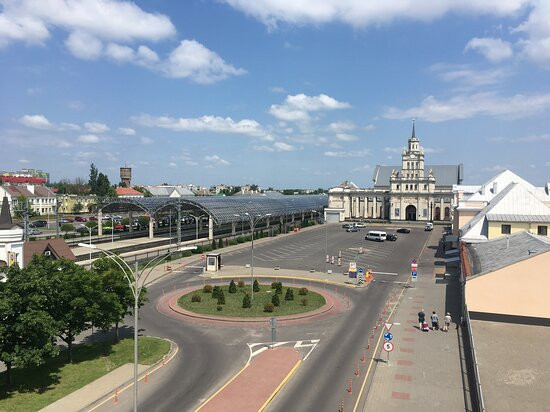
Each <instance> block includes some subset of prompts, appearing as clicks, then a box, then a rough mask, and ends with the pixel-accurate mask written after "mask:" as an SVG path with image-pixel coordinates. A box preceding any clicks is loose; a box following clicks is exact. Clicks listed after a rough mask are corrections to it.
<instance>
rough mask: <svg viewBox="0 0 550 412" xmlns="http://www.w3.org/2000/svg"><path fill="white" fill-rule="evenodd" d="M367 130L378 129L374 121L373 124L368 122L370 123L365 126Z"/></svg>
mask: <svg viewBox="0 0 550 412" xmlns="http://www.w3.org/2000/svg"><path fill="white" fill-rule="evenodd" d="M365 130H366V131H367V132H372V131H373V130H376V126H375V125H373V124H372V123H371V124H368V125H366V126H365Z"/></svg>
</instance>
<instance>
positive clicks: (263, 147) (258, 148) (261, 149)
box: [253, 145, 275, 152]
mask: <svg viewBox="0 0 550 412" xmlns="http://www.w3.org/2000/svg"><path fill="white" fill-rule="evenodd" d="M253 149H254V150H256V151H258V152H274V151H275V149H274V148H273V147H271V146H268V145H261V146H254V147H253Z"/></svg>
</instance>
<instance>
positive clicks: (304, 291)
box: [298, 288, 309, 296]
mask: <svg viewBox="0 0 550 412" xmlns="http://www.w3.org/2000/svg"><path fill="white" fill-rule="evenodd" d="M308 292H309V290H307V288H300V290H299V291H298V294H299V295H302V296H305V295H307V293H308Z"/></svg>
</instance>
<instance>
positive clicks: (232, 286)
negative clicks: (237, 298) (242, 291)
mask: <svg viewBox="0 0 550 412" xmlns="http://www.w3.org/2000/svg"><path fill="white" fill-rule="evenodd" d="M228 291H229V293H236V292H237V285H235V281H234V280H233V279H231V282H229V290H228Z"/></svg>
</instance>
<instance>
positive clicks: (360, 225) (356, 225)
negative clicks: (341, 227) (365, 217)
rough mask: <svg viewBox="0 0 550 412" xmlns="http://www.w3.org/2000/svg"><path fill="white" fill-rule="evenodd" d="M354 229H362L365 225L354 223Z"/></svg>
mask: <svg viewBox="0 0 550 412" xmlns="http://www.w3.org/2000/svg"><path fill="white" fill-rule="evenodd" d="M355 227H359V228H363V227H367V225H365V224H364V223H355Z"/></svg>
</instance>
